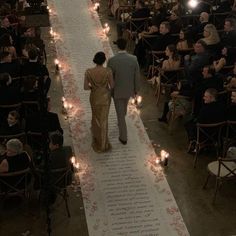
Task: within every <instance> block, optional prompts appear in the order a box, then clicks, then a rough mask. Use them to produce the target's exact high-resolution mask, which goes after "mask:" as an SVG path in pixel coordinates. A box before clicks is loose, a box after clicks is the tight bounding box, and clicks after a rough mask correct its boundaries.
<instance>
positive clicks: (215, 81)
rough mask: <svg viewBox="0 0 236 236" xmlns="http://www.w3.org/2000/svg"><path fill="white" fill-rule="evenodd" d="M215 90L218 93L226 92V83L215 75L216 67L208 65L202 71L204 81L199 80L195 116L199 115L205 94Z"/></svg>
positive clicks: (195, 95)
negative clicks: (211, 89) (209, 90)
mask: <svg viewBox="0 0 236 236" xmlns="http://www.w3.org/2000/svg"><path fill="white" fill-rule="evenodd" d="M209 88H214V89H216V90H217V92H221V91H223V90H224V83H223V80H222V78H220V77H219V76H218V75H216V74H215V69H214V67H212V66H210V65H207V66H204V67H203V69H202V79H201V80H199V83H198V85H197V86H196V89H195V93H194V111H193V114H194V115H197V114H198V113H199V111H200V109H201V106H202V97H203V95H204V92H205V91H206V90H207V89H209Z"/></svg>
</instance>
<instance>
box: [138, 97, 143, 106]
mask: <svg viewBox="0 0 236 236" xmlns="http://www.w3.org/2000/svg"><path fill="white" fill-rule="evenodd" d="M142 99H143V98H142V97H141V96H138V97H137V103H138V104H140V103H141V102H142Z"/></svg>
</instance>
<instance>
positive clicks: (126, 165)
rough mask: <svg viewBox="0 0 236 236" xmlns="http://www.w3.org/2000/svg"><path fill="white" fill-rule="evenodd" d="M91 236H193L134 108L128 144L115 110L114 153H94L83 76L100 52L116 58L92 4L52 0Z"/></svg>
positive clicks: (112, 128)
mask: <svg viewBox="0 0 236 236" xmlns="http://www.w3.org/2000/svg"><path fill="white" fill-rule="evenodd" d="M48 2H49V6H50V7H51V9H52V13H51V23H52V27H53V30H54V31H55V32H56V33H59V35H57V34H56V35H55V38H56V48H57V53H58V59H59V60H60V62H61V64H62V69H61V74H62V77H63V79H62V83H63V88H64V94H65V97H66V100H67V101H68V102H71V103H72V104H73V108H72V109H71V110H70V111H69V114H70V117H69V122H70V128H71V133H72V139H73V145H74V149H75V154H76V157H77V158H78V159H79V161H80V164H81V170H80V172H79V176H80V181H81V188H82V193H83V199H84V205H85V212H86V218H87V224H88V229H89V235H90V236H102V235H103V236H116V235H124V236H159V235H160V236H172V235H173V236H174V235H181V236H183V235H189V233H188V231H187V229H186V227H185V224H184V222H183V219H182V216H181V214H180V212H179V209H178V207H177V205H176V202H175V199H174V197H173V195H172V192H171V190H170V188H169V185H168V183H167V181H166V178H165V176H164V174H163V172H162V169H161V168H160V167H158V166H156V165H154V164H153V163H154V160H155V157H156V156H155V152H154V150H153V148H152V145H151V143H150V140H149V139H148V136H147V134H146V131H145V129H144V127H143V124H142V122H141V120H140V118H139V116H138V115H137V112H136V110H135V108H132V106H130V108H129V113H128V117H127V126H128V135H129V137H128V144H127V145H126V146H123V145H121V144H120V143H119V142H118V127H117V121H116V115H115V110H114V106H113V104H112V107H111V110H110V116H109V138H110V142H111V144H112V146H113V149H112V151H111V152H108V153H105V154H96V153H94V152H93V150H92V149H91V133H90V120H91V109H90V104H89V92H88V91H84V90H83V78H84V72H85V70H86V69H87V68H89V67H92V66H93V63H92V59H93V56H94V54H95V53H96V52H98V51H105V52H106V54H107V55H108V56H111V55H112V51H111V48H110V46H109V43H108V41H107V39H106V38H105V37H104V35H103V34H102V27H101V24H100V22H99V19H98V17H97V14H96V12H94V11H93V8H92V5H91V1H90V0H55V1H54V0H49V1H48ZM78 224H79V222H78Z"/></svg>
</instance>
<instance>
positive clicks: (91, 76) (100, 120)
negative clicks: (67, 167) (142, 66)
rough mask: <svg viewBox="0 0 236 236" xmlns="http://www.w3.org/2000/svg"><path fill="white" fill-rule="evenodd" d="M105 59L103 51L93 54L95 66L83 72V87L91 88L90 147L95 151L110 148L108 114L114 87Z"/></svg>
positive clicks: (103, 150)
mask: <svg viewBox="0 0 236 236" xmlns="http://www.w3.org/2000/svg"><path fill="white" fill-rule="evenodd" d="M105 61H106V56H105V54H104V52H98V53H96V54H95V56H94V59H93V62H94V63H95V64H96V66H95V67H93V68H89V69H87V70H86V72H85V78H84V89H85V90H91V93H90V104H91V109H92V122H91V123H92V124H91V125H92V127H91V131H92V135H93V142H92V147H93V150H94V151H95V152H105V151H108V150H110V149H111V145H110V143H109V140H108V114H109V109H110V103H111V89H112V88H113V87H114V82H113V77H112V71H111V70H110V69H109V68H105V67H104V66H103V64H104V62H105Z"/></svg>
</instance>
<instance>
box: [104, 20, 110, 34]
mask: <svg viewBox="0 0 236 236" xmlns="http://www.w3.org/2000/svg"><path fill="white" fill-rule="evenodd" d="M109 31H110V26H109V25H108V23H105V24H104V28H103V33H104V34H105V35H106V36H107V35H108V33H109Z"/></svg>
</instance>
